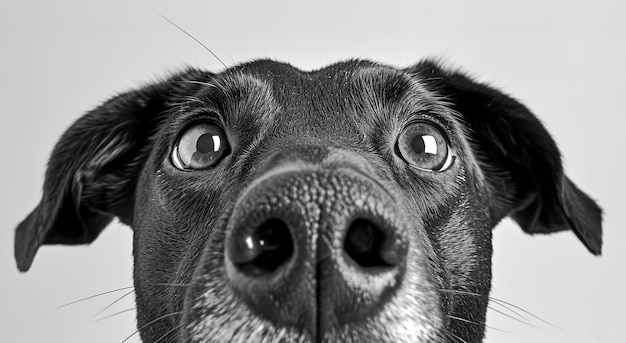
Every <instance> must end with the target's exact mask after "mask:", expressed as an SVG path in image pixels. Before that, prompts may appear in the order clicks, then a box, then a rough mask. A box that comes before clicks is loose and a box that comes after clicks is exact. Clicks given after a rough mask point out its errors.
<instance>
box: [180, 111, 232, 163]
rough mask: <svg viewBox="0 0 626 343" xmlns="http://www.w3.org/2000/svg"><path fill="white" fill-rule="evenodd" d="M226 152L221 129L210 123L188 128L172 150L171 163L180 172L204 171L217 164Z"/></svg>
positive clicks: (226, 146)
mask: <svg viewBox="0 0 626 343" xmlns="http://www.w3.org/2000/svg"><path fill="white" fill-rule="evenodd" d="M227 150H228V141H227V140H226V135H225V134H224V131H222V129H221V128H220V127H219V126H218V125H216V124H214V123H211V122H202V123H198V124H195V125H192V126H190V127H189V128H188V129H186V130H185V131H184V132H183V134H182V135H181V136H180V138H179V139H178V142H177V143H176V145H175V146H174V149H173V150H172V163H173V164H174V166H175V167H176V168H178V169H181V170H189V169H205V168H209V167H212V166H213V165H215V164H216V163H217V162H219V161H220V160H221V159H222V157H224V155H225V154H226V151H227Z"/></svg>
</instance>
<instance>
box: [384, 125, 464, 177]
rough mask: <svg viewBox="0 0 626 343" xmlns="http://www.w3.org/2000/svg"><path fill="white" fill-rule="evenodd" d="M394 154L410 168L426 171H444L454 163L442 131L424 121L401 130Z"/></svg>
mask: <svg viewBox="0 0 626 343" xmlns="http://www.w3.org/2000/svg"><path fill="white" fill-rule="evenodd" d="M396 154H398V156H399V157H400V158H402V159H403V160H405V161H406V162H407V163H408V164H409V165H410V166H412V167H414V168H416V169H420V170H426V171H444V170H446V169H448V167H450V166H451V165H452V162H453V161H454V156H453V155H452V152H451V151H450V146H449V145H448V140H447V139H446V136H444V134H443V133H442V130H440V129H438V128H437V127H436V126H435V125H434V124H432V123H430V122H424V121H420V122H413V123H411V124H409V125H408V126H407V127H405V128H404V130H402V132H401V133H400V136H399V137H398V141H397V143H396Z"/></svg>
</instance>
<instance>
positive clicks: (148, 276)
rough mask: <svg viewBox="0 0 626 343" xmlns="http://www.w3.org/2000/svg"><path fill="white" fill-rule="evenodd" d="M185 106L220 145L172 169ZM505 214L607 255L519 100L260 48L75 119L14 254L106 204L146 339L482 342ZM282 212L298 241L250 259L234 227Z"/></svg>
mask: <svg viewBox="0 0 626 343" xmlns="http://www.w3.org/2000/svg"><path fill="white" fill-rule="evenodd" d="M198 121H208V122H210V123H213V125H217V126H218V127H220V128H221V130H223V133H224V137H225V138H226V140H227V144H228V146H227V150H225V151H224V153H223V156H221V157H220V158H221V159H220V160H219V161H217V162H216V163H215V164H213V165H211V166H210V167H207V168H204V169H198V170H180V169H178V168H176V167H175V165H174V163H173V157H172V156H173V149H177V148H175V147H176V146H177V144H178V143H177V142H178V139H180V136H181V134H182V132H183V131H184V130H185V129H187V128H188V127H189V126H190V125H192V124H193V123H197V122H198ZM416 122H417V123H421V122H426V123H428V125H434V126H435V127H436V128H437V129H438V130H440V131H441V133H443V136H444V137H446V142H447V144H448V145H449V148H450V151H451V152H452V153H453V155H454V156H453V159H452V160H451V164H450V165H449V167H448V168H446V169H445V170H441V171H437V170H435V171H430V170H424V168H417V167H415V165H414V163H411V161H408V160H410V158H407V156H406V155H403V151H402V150H401V149H400V148H399V147H398V137H399V135H401V134H402V132H403V130H404V129H405V128H407V127H408V126H409V125H411V124H413V123H416ZM505 216H511V217H512V218H513V219H514V220H515V221H516V222H517V223H518V224H519V225H520V226H521V228H522V229H523V230H524V231H526V232H528V233H531V234H534V233H552V232H556V231H562V230H571V231H573V232H574V234H576V236H577V237H578V238H579V239H580V241H581V242H582V243H583V244H584V245H585V246H586V247H587V249H588V250H589V251H590V252H591V253H593V254H596V255H598V254H600V252H601V245H602V233H601V210H600V208H599V207H598V206H597V205H596V203H595V202H594V201H593V200H591V199H590V198H589V197H588V196H587V195H586V194H584V193H583V192H582V191H580V190H579V189H578V188H577V187H576V186H575V185H574V184H573V183H572V182H571V181H570V180H569V179H568V178H567V177H566V176H565V174H564V172H563V167H562V165H561V157H560V153H559V151H558V149H557V147H556V144H555V142H554V141H553V139H552V138H551V137H550V135H549V134H548V132H547V131H546V129H545V128H544V127H543V125H542V124H541V123H540V122H539V120H538V119H537V118H536V117H535V116H534V115H533V114H532V113H531V112H530V111H529V110H528V109H527V108H526V107H525V106H524V105H522V104H521V103H519V102H518V101H516V100H515V99H513V98H511V97H509V96H507V95H505V94H503V93H502V92H500V91H498V90H496V89H494V88H492V87H490V86H488V85H485V84H482V83H478V82H476V81H474V80H472V79H471V78H470V77H468V76H467V75H465V74H464V73H461V72H458V71H456V70H451V69H449V68H446V67H444V66H442V65H441V64H440V63H438V62H433V61H428V60H427V61H423V62H420V63H418V64H416V65H414V66H411V67H409V68H406V69H396V68H392V67H388V66H384V65H380V64H376V63H372V62H369V61H361V60H354V61H348V62H342V63H337V64H333V65H331V66H328V67H326V68H323V69H320V70H317V71H313V72H303V71H300V70H298V69H296V68H294V67H292V66H290V65H288V64H284V63H278V62H274V61H271V60H258V61H254V62H251V63H247V64H242V65H238V66H235V67H232V68H230V69H228V70H226V71H224V72H222V73H219V74H214V73H210V72H206V71H201V70H196V69H188V70H185V71H183V72H180V73H178V74H176V75H173V76H171V77H170V78H168V79H165V80H163V81H160V82H155V83H152V84H149V85H146V86H144V87H141V88H138V89H136V90H131V91H128V92H126V93H122V94H120V95H118V96H116V97H114V98H112V99H110V100H109V101H107V102H105V103H104V104H103V105H101V106H99V107H98V108H96V109H95V110H93V111H91V112H89V113H87V114H86V115H84V116H83V117H82V118H80V119H78V120H77V121H76V122H75V123H74V124H73V125H72V126H71V127H70V128H69V129H68V130H67V131H66V132H65V134H64V135H63V136H62V137H61V139H60V141H59V142H58V144H57V145H56V146H55V148H54V150H53V152H52V156H51V158H50V161H49V164H48V169H47V172H46V178H45V183H44V188H43V197H42V200H41V202H40V203H39V205H38V206H37V207H36V208H35V210H34V211H33V212H32V213H31V214H30V215H29V216H28V217H27V218H26V219H25V220H24V221H23V222H22V223H21V224H19V226H18V228H17V232H16V240H15V256H16V260H17V265H18V268H19V269H20V270H21V271H26V270H28V269H29V268H30V266H31V263H32V261H33V258H34V256H35V253H36V252H37V249H38V248H39V246H40V245H42V244H86V243H90V242H92V241H93V240H94V239H96V237H97V236H98V235H99V233H100V232H101V231H102V229H104V227H106V226H107V224H108V223H109V222H110V221H111V220H112V219H113V218H114V217H117V218H119V220H120V221H121V222H123V223H124V224H127V225H129V226H131V227H132V228H133V231H134V243H133V244H134V260H135V267H134V268H135V269H134V280H135V290H136V302H137V317H138V326H139V327H140V328H141V329H140V331H141V337H142V339H143V340H144V341H146V342H155V341H157V340H159V339H162V340H161V341H168V342H169V341H176V342H178V341H184V342H226V341H238V342H248V341H249V342H322V341H323V342H335V341H338V342H339V341H340V342H344V341H345V342H479V341H481V340H482V338H483V336H484V321H485V313H486V309H487V303H488V294H489V290H490V280H491V251H492V250H491V230H492V228H493V227H494V226H495V225H496V224H497V223H498V222H499V221H500V220H501V219H502V218H503V217H505ZM276 218H278V220H279V221H280V223H279V224H277V225H278V226H277V227H280V228H283V229H285V230H284V231H283V232H282V234H283V237H282V238H280V239H283V240H286V243H285V241H283V243H281V244H284V246H288V247H290V249H292V250H291V251H290V252H288V253H287V255H286V257H285V261H283V262H284V263H282V264H280V263H279V265H278V266H274V267H276V270H273V269H272V268H269V271H268V270H260V269H258V268H257V269H254V268H253V270H252V272H251V273H249V272H247V271H246V270H244V267H243V265H244V264H245V263H243V264H242V263H239V262H242V261H243V262H249V260H250V258H249V257H250V256H248V255H246V251H245V249H244V251H243V252H242V251H241V250H242V248H241V242H239V241H238V240H240V239H241V237H248V238H249V237H251V235H253V234H255V232H254V230H255V228H258V227H259V226H262V225H264V223H267V222H268V220H272V219H276ZM359 219H362V220H364V221H366V222H367V223H369V224H371V225H373V227H374V231H376V232H377V235H379V236H376V237H377V239H379V240H380V241H381V242H382V243H379V244H378V245H375V246H374V247H373V248H372V247H370V248H369V250H367V249H366V250H367V251H366V252H367V253H370V254H373V255H376V256H374V257H372V258H373V259H374V260H372V261H373V262H372V261H370V262H372V263H371V264H368V263H369V262H367V261H366V262H365V263H364V264H363V263H359V257H358V256H357V257H354V254H353V253H350V252H348V253H346V252H345V251H344V250H346V251H347V249H348V248H347V246H348V245H349V244H352V243H350V242H349V243H346V241H347V240H351V239H352V238H346V236H347V235H349V233H346V232H347V231H349V230H351V229H350V228H354V227H356V229H355V231H356V232H357V233H358V232H361V233H362V232H364V231H363V230H365V229H363V228H362V227H360V226H358V225H357V224H355V222H358V220H359ZM274 224H275V223H274ZM281 225H282V226H281ZM355 225H356V226H355ZM274 228H275V227H274ZM290 237H291V238H290ZM274 238H275V237H274ZM279 243H280V242H279ZM238 244H239V245H238ZM285 244H286V245H285ZM248 253H250V251H248ZM252 253H258V250H253V251H252ZM373 255H372V256H373ZM254 256H256V255H254ZM254 256H253V257H254ZM370 257H371V256H370ZM272 258H275V257H272ZM274 261H275V260H274ZM281 261H282V260H281ZM355 261H356V263H355ZM376 261H377V262H376ZM279 262H280V261H279ZM272 270H273V271H272ZM255 272H256V274H255Z"/></svg>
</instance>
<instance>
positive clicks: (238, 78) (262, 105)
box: [213, 71, 280, 125]
mask: <svg viewBox="0 0 626 343" xmlns="http://www.w3.org/2000/svg"><path fill="white" fill-rule="evenodd" d="M213 87H214V88H215V90H216V91H218V92H219V95H220V97H221V98H223V99H224V103H225V107H226V108H225V109H226V111H228V112H229V114H230V115H231V116H234V118H232V119H231V120H232V121H233V122H234V123H237V122H240V121H241V119H242V118H240V116H243V115H246V116H253V117H254V119H255V121H256V122H257V123H260V124H261V125H263V124H266V123H269V122H271V121H272V120H273V118H274V116H275V114H276V113H277V112H279V111H280V105H279V104H278V103H277V101H276V98H275V96H274V94H273V91H272V87H271V86H270V85H268V84H267V83H266V82H265V81H263V80H261V79H258V78H256V77H254V76H253V75H250V74H245V73H243V72H241V71H234V72H231V73H227V74H222V75H220V76H219V77H218V78H216V80H215V82H214V83H213Z"/></svg>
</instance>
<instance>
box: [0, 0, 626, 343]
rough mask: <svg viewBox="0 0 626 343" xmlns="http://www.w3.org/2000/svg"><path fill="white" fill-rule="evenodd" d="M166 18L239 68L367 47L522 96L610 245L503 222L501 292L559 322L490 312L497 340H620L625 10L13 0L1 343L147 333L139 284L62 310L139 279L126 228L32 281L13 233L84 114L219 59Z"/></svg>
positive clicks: (358, 53)
mask: <svg viewBox="0 0 626 343" xmlns="http://www.w3.org/2000/svg"><path fill="white" fill-rule="evenodd" d="M158 13H161V14H163V15H165V16H167V17H168V18H170V19H171V20H173V21H174V22H176V23H177V24H178V25H180V26H182V27H184V28H185V29H186V30H187V31H189V32H190V33H192V34H193V35H194V36H195V37H196V38H197V39H199V40H200V41H202V42H203V43H205V44H206V45H207V46H208V47H210V49H211V50H213V51H214V52H215V53H216V54H217V55H218V56H219V57H220V58H221V59H222V60H224V61H225V63H226V64H227V65H233V64H235V63H238V62H243V61H248V60H251V59H253V58H259V57H270V58H275V59H278V60H283V61H288V62H290V63H292V64H293V65H295V66H297V67H300V68H303V69H307V70H310V69H315V68H319V67H322V66H324V65H326V64H329V63H331V62H335V61H338V60H342V59H347V58H352V57H364V58H370V59H373V60H375V61H380V62H383V63H387V64H390V65H393V66H408V65H409V64H411V63H414V62H417V61H418V60H419V59H421V58H423V57H425V56H435V57H440V58H443V59H444V60H446V61H448V62H449V63H450V64H451V65H454V66H458V67H462V68H464V69H466V70H468V71H470V72H471V73H472V74H473V75H476V76H478V77H479V79H480V80H483V81H488V82H491V83H492V84H494V85H496V86H499V87H502V88H503V89H504V90H505V91H506V92H508V93H510V94H512V95H514V96H515V97H517V98H518V99H520V100H521V101H522V102H524V103H525V104H527V105H528V106H529V107H530V108H531V109H532V110H533V111H534V112H535V113H536V114H537V115H538V116H539V117H540V118H541V120H542V121H543V122H544V123H545V125H546V126H547V127H548V129H549V130H550V132H551V133H552V134H553V135H554V137H555V139H556V141H557V142H558V144H559V147H560V148H561V151H562V153H563V157H564V162H565V169H566V171H567V173H568V175H569V176H570V177H571V178H572V179H573V180H574V181H575V182H576V183H577V184H578V185H579V186H580V187H581V188H582V189H583V190H584V191H586V192H587V193H588V194H590V195H591V196H592V197H593V198H595V199H597V200H598V201H599V203H600V204H601V206H602V207H603V208H604V210H605V220H604V230H605V231H604V232H605V234H604V241H605V245H604V249H603V250H604V254H603V256H602V257H600V258H597V257H594V256H592V255H591V254H589V253H588V252H587V251H586V249H585V248H584V247H583V245H582V244H581V243H579V242H578V240H577V239H576V237H575V236H574V234H572V233H570V232H563V233H559V234H555V235H551V236H534V237H531V236H527V235H525V234H523V233H522V231H521V229H519V228H518V227H517V226H516V225H515V224H514V223H513V222H512V221H510V220H505V221H504V222H502V223H501V224H500V225H499V226H498V227H497V228H496V229H495V232H494V251H495V253H494V256H493V263H494V267H493V270H494V275H495V276H494V280H493V292H492V296H493V297H495V298H498V299H501V300H505V301H507V302H509V303H512V304H515V305H517V306H520V307H522V308H524V309H525V310H527V311H529V312H531V313H532V314H534V315H536V316H538V317H540V318H541V319H543V320H545V321H548V322H549V323H551V324H554V325H556V326H558V327H559V328H560V329H556V328H553V327H551V326H549V325H547V324H546V323H544V322H542V321H541V320H539V319H536V318H534V317H532V316H530V315H528V314H526V313H522V312H520V314H523V315H524V316H525V317H526V318H527V319H528V321H529V322H530V324H524V323H521V322H519V321H516V320H513V319H512V318H510V317H507V316H505V315H503V314H502V313H500V312H498V311H495V310H490V312H489V313H488V323H487V325H488V326H489V327H490V328H489V329H488V330H487V339H486V342H489V343H494V342H546V343H547V342H571V343H583V342H584V343H588V342H623V341H624V333H623V328H624V320H625V319H626V316H625V315H624V309H626V301H625V300H626V296H625V292H626V291H625V290H626V277H625V272H626V271H625V262H626V233H625V231H624V229H623V227H624V225H623V222H624V221H626V219H624V218H622V217H621V216H622V215H624V214H625V213H626V208H625V207H624V197H625V193H626V187H625V186H624V185H625V183H624V175H626V173H625V172H624V169H625V168H626V163H625V162H624V155H625V153H626V149H625V144H624V137H625V136H626V135H625V133H624V128H625V125H624V124H625V123H626V121H625V119H624V118H625V116H624V101H623V99H624V96H625V94H626V87H625V86H624V85H625V81H624V79H625V78H626V73H625V71H626V47H625V43H624V42H626V35H625V33H626V24H625V23H626V21H624V16H625V15H626V7H625V6H624V5H621V4H620V3H619V2H618V1H615V2H607V1H565V0H563V1H524V2H521V1H520V2H516V3H515V4H505V3H504V2H502V1H495V0H494V1H411V2H396V1H385V2H382V1H352V2H339V1H316V2H310V3H308V4H299V3H298V2H296V1H257V2H248V3H244V2H238V1H226V0H223V1H219V2H212V1H202V2H190V1H177V2H174V1H153V2H148V1H144V2H138V1H121V0H116V1H106V2H101V3H99V4H92V3H88V2H86V1H78V0H76V1H68V0H63V1H58V0H57V1H40V2H37V1H6V0H4V1H2V2H0V115H1V116H2V117H1V118H2V120H1V121H0V142H1V147H2V165H1V166H2V168H1V170H0V173H1V175H0V187H1V188H0V213H1V215H0V223H1V228H2V230H0V244H1V246H0V269H1V271H0V275H1V276H0V278H1V279H0V280H1V282H0V291H1V292H0V304H1V305H0V306H2V311H1V312H0V333H1V334H0V340H2V341H3V342H65V343H68V342H121V341H123V340H124V339H125V338H126V337H128V336H129V335H131V334H132V333H133V331H134V330H135V329H136V326H135V317H134V316H135V313H134V311H133V310H132V308H133V307H134V303H133V298H132V294H129V295H128V296H126V297H125V298H123V299H122V300H120V301H119V302H116V303H114V304H113V305H112V306H111V307H110V308H107V309H106V310H105V311H103V312H102V313H99V312H100V311H101V310H102V309H104V308H105V307H106V306H107V305H109V304H111V303H113V302H114V301H115V300H116V299H118V298H119V297H121V296H123V295H125V294H126V293H127V292H128V290H123V291H119V292H115V293H111V294H108V295H103V296H100V297H96V298H93V299H91V300H87V301H83V302H80V303H78V304H75V305H70V306H67V307H62V308H58V307H59V306H60V305H63V304H65V303H68V302H71V301H74V300H77V299H81V298H83V297H87V296H91V295H95V294H98V293H101V292H105V291H110V290H114V289H118V288H122V287H128V286H131V285H132V248H131V238H132V234H131V230H130V229H129V228H127V227H123V226H121V225H120V224H118V223H115V224H113V225H110V226H109V227H108V228H107V229H106V230H105V231H104V232H103V234H102V235H101V237H100V238H99V239H98V240H96V242H95V243H94V244H92V245H91V246H79V247H64V246H44V247H43V248H41V249H40V251H39V253H38V255H37V257H36V258H35V261H34V264H33V267H32V269H31V270H30V271H29V272H28V273H25V274H20V273H18V272H17V269H16V266H15V262H14V259H13V234H14V228H15V226H16V225H17V224H18V223H19V222H20V221H21V220H22V219H23V218H24V217H25V216H26V215H27V214H28V213H29V212H30V211H31V210H32V209H33V208H34V206H35V205H36V204H37V202H38V201H39V198H40V196H41V187H42V182H43V174H44V170H45V164H46V161H47V158H48V156H49V153H50V151H51V149H52V146H53V144H54V143H55V142H56V141H57V139H58V138H59V136H60V135H61V133H62V132H63V131H64V130H65V129H66V128H67V127H68V126H69V125H70V124H71V123H72V122H73V121H74V120H75V119H76V118H78V117H79V116H80V115H81V114H82V113H84V112H85V111H87V110H89V109H91V108H93V107H94V106H96V105H98V104H99V103H101V102H102V101H103V100H105V99H107V98H108V97H109V96H112V95H114V94H115V93H116V92H118V91H123V90H126V89H128V88H130V87H133V86H135V85H138V84H141V83H142V82H144V81H149V80H154V79H155V78H156V77H158V76H160V75H163V74H164V73H167V72H171V71H174V70H176V69H177V68H179V67H181V66H182V65H191V66H197V67H203V68H206V69H207V70H213V71H219V70H222V69H223V67H222V66H221V65H220V63H218V61H217V60H216V59H215V58H213V57H212V56H211V55H210V54H209V53H208V52H207V51H205V50H204V49H203V48H202V47H201V46H200V45H199V44H197V43H196V42H194V41H193V40H192V39H190V38H189V37H187V36H185V35H184V34H183V33H181V32H180V31H179V30H177V29H176V28H174V27H173V26H172V25H170V24H169V23H167V22H166V21H165V20H164V19H163V18H161V17H160V16H159V14H158ZM494 308H495V309H496V310H500V311H504V312H506V313H509V314H510V315H512V314H511V312H510V311H507V310H505V309H502V308H500V307H497V306H495V304H494ZM517 311H518V312H519V310H517ZM116 313H119V314H116ZM513 316H515V315H513ZM499 330H502V331H505V332H502V331H499ZM137 341H139V338H138V335H134V336H133V337H131V338H130V339H129V340H128V342H137Z"/></svg>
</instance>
